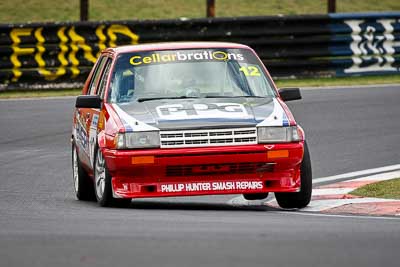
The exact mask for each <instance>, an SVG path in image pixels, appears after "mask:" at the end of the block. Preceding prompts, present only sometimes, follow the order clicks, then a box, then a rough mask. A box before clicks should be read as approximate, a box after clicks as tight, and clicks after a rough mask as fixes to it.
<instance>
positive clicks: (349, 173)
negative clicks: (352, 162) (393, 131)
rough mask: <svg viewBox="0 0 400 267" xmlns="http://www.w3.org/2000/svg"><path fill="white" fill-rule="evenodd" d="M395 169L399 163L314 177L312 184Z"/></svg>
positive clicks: (399, 166)
mask: <svg viewBox="0 0 400 267" xmlns="http://www.w3.org/2000/svg"><path fill="white" fill-rule="evenodd" d="M396 170H400V164H396V165H390V166H385V167H380V168H373V169H367V170H362V171H356V172H348V173H343V174H339V175H333V176H327V177H321V178H316V179H313V184H320V183H325V182H332V181H336V180H346V179H350V178H354V177H357V176H361V175H372V174H378V173H384V172H389V171H396Z"/></svg>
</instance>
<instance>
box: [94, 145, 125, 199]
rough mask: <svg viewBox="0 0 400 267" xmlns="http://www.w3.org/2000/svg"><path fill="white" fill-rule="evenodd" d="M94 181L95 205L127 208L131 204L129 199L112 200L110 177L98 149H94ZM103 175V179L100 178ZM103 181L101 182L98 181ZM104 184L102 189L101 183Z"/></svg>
mask: <svg viewBox="0 0 400 267" xmlns="http://www.w3.org/2000/svg"><path fill="white" fill-rule="evenodd" d="M93 166H94V180H95V185H94V187H95V190H94V191H95V195H96V199H97V203H99V205H100V206H101V207H127V206H129V205H130V204H131V199H130V198H114V197H113V193H112V185H111V179H112V177H111V175H110V173H109V172H108V169H107V166H106V164H105V161H104V158H103V155H102V153H101V151H100V149H96V151H95V157H94V164H93ZM102 168H104V173H103V170H102ZM103 174H104V177H103V176H102V175H103ZM100 180H103V181H100ZM103 182H104V188H101V186H102V185H101V183H103Z"/></svg>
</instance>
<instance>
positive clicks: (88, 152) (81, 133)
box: [76, 56, 107, 168]
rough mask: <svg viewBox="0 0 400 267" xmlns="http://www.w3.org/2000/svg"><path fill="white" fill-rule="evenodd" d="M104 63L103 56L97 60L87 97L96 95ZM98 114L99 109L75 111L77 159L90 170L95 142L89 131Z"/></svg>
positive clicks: (95, 124) (92, 134) (95, 125)
mask: <svg viewBox="0 0 400 267" xmlns="http://www.w3.org/2000/svg"><path fill="white" fill-rule="evenodd" d="M106 61H107V57H105V56H102V57H101V58H100V59H99V60H98V62H97V64H96V66H95V70H94V72H93V75H92V77H91V79H90V81H89V86H88V89H87V91H86V94H87V95H96V92H97V88H98V84H99V81H100V77H101V74H102V73H103V70H104V66H105V63H106ZM99 112H100V110H99V109H94V108H79V109H78V110H77V114H78V115H77V117H78V118H77V126H76V131H77V133H76V140H77V146H78V147H79V159H80V160H81V162H82V163H83V164H85V165H86V166H88V167H90V168H91V167H92V166H93V164H92V163H93V161H92V159H93V140H95V136H94V133H93V131H92V132H91V131H90V129H91V128H93V127H97V123H98V118H99Z"/></svg>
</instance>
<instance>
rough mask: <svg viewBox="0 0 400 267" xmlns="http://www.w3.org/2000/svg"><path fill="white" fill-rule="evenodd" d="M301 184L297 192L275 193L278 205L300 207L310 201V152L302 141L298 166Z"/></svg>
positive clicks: (286, 207)
mask: <svg viewBox="0 0 400 267" xmlns="http://www.w3.org/2000/svg"><path fill="white" fill-rule="evenodd" d="M300 179H301V186H300V192H297V193H275V198H276V201H277V202H278V204H279V206H281V207H282V208H285V209H301V208H304V207H306V206H307V205H308V204H309V203H310V201H311V193H312V169H311V160H310V153H309V151H308V146H307V143H306V142H304V156H303V161H302V162H301V166H300Z"/></svg>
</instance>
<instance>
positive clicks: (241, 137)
mask: <svg viewBox="0 0 400 267" xmlns="http://www.w3.org/2000/svg"><path fill="white" fill-rule="evenodd" d="M160 139H161V147H162V148H169V147H170V148H176V147H201V146H219V145H249V144H257V130H256V128H255V127H254V128H232V129H205V130H181V131H179V130H178V131H162V132H161V133H160Z"/></svg>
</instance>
